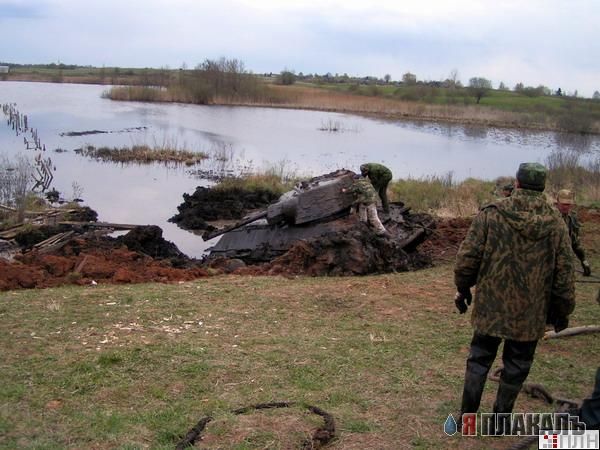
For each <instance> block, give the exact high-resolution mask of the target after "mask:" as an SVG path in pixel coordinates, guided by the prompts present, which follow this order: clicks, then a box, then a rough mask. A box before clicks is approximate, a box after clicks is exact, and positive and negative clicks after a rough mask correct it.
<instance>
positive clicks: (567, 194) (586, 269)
mask: <svg viewBox="0 0 600 450" xmlns="http://www.w3.org/2000/svg"><path fill="white" fill-rule="evenodd" d="M574 206H575V195H574V194H573V192H571V191H569V190H568V189H561V190H560V191H558V195H557V196H556V208H557V209H558V210H559V211H560V214H561V215H562V218H563V220H564V221H565V223H566V224H567V229H568V230H569V237H570V238H571V248H572V249H573V253H575V255H576V256H577V258H578V259H579V261H580V262H581V268H582V269H583V275H584V276H586V277H589V276H590V275H591V274H592V268H591V267H590V264H589V263H588V262H587V260H586V259H585V250H584V249H583V246H582V245H581V241H580V240H579V229H580V228H581V226H580V225H579V220H577V214H575V212H574V211H573V207H574Z"/></svg>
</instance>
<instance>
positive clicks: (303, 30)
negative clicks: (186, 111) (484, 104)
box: [0, 0, 600, 97]
mask: <svg viewBox="0 0 600 450" xmlns="http://www.w3.org/2000/svg"><path fill="white" fill-rule="evenodd" d="M599 20H600V1H597V0H518V1H514V0H489V1H488V0H480V1H475V0H421V1H418V0H411V1H408V0H395V1H387V0H378V1H365V0H362V1H355V0H345V1H342V0H298V1H295V0H287V1H286V0H210V1H204V0H141V1H138V0H132V1H127V0H0V32H1V33H2V35H3V36H2V38H1V39H0V61H4V62H11V63H27V64H29V63H50V62H62V63H65V64H79V65H93V66H103V65H104V66H107V67H112V66H119V67H164V66H168V67H170V68H177V67H181V66H182V65H183V64H184V63H185V65H186V66H187V67H190V68H191V67H194V66H196V65H197V64H199V63H201V62H202V61H204V60H205V59H207V58H209V59H214V58H220V57H226V58H237V59H239V60H241V61H242V62H243V63H244V65H245V67H246V69H247V70H250V71H252V72H255V73H264V72H280V71H282V70H284V69H288V70H293V71H295V72H297V73H298V72H303V73H305V74H307V73H318V74H324V73H327V72H330V73H332V74H335V73H338V74H343V73H347V74H348V75H350V76H367V75H369V76H377V77H380V78H382V77H384V75H386V74H389V75H391V77H392V79H394V80H399V79H401V78H402V75H403V74H404V73H406V72H411V73H414V74H415V75H416V76H417V79H419V80H443V79H446V78H448V77H449V76H450V74H451V73H452V72H453V71H456V72H457V73H458V78H459V79H460V80H461V81H462V82H463V83H464V84H468V81H469V79H470V78H472V77H484V78H487V79H490V80H491V81H492V83H493V86H494V87H497V86H498V84H499V83H500V82H501V81H502V82H504V84H505V85H506V86H508V87H511V88H512V87H513V86H514V85H515V84H516V83H518V82H522V83H524V84H525V85H526V86H538V85H540V84H542V85H545V86H548V87H550V88H551V89H552V90H556V89H557V88H559V87H560V88H561V89H562V90H563V91H564V92H568V93H573V92H574V91H575V90H577V92H578V94H579V95H580V96H586V97H591V96H592V94H593V93H594V91H596V90H598V91H600V26H599V23H600V22H599Z"/></svg>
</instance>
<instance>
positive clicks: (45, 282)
mask: <svg viewBox="0 0 600 450" xmlns="http://www.w3.org/2000/svg"><path fill="white" fill-rule="evenodd" d="M101 247H102V246H98V247H95V248H92V246H91V245H90V244H89V243H86V242H82V240H78V239H75V240H73V241H71V242H70V243H69V244H67V245H66V246H65V247H63V248H62V249H60V251H59V252H57V253H56V254H52V255H41V254H39V253H35V252H29V253H26V254H24V255H19V256H16V257H15V261H14V262H13V263H9V262H7V261H5V260H2V259H0V290H7V289H19V288H34V287H37V288H43V287H52V286H59V285H62V284H81V285H87V284H93V282H110V283H142V282H152V281H156V282H173V281H189V280H194V279H196V278H200V277H204V276H207V275H208V272H207V271H206V270H205V269H204V268H202V267H199V266H197V267H191V268H187V269H180V268H175V267H173V266H172V265H171V263H170V262H169V261H167V260H163V261H158V260H155V259H153V258H151V257H149V256H147V255H143V254H140V253H138V252H135V251H131V250H129V249H127V248H126V247H121V248H101ZM104 247H110V246H109V245H106V243H105V245H104Z"/></svg>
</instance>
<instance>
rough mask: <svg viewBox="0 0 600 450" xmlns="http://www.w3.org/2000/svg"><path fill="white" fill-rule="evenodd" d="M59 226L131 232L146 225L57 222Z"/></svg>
mask: <svg viewBox="0 0 600 450" xmlns="http://www.w3.org/2000/svg"><path fill="white" fill-rule="evenodd" d="M58 224H59V225H70V226H73V227H89V228H113V229H115V230H133V229H134V228H138V227H144V226H147V225H136V224H131V223H109V222H72V221H63V222H58Z"/></svg>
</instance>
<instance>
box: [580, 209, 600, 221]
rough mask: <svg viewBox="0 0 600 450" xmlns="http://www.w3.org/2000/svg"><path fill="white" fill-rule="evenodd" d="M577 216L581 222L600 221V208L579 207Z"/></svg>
mask: <svg viewBox="0 0 600 450" xmlns="http://www.w3.org/2000/svg"><path fill="white" fill-rule="evenodd" d="M577 217H578V218H579V220H580V221H581V222H593V223H600V209H597V208H585V207H581V206H580V207H578V208H577Z"/></svg>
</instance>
